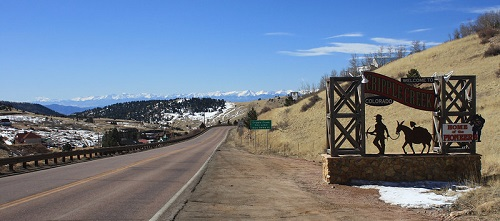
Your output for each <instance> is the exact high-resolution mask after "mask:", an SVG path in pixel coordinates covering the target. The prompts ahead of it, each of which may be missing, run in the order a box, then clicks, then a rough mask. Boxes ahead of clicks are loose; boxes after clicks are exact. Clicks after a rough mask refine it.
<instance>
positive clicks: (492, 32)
mask: <svg viewBox="0 0 500 221" xmlns="http://www.w3.org/2000/svg"><path fill="white" fill-rule="evenodd" d="M498 33H499V30H498V29H494V28H484V29H481V30H479V31H478V32H477V36H479V38H481V44H486V43H488V42H490V38H492V37H495V36H496V35H497V34H498Z"/></svg>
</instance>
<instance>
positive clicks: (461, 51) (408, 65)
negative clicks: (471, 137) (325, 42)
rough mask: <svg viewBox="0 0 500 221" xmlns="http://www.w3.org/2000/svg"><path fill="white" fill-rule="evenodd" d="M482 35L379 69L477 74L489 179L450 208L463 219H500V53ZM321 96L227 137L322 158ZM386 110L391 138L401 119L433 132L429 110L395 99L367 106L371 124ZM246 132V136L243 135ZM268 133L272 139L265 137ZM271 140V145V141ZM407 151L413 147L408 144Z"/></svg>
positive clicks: (390, 144) (392, 145)
mask: <svg viewBox="0 0 500 221" xmlns="http://www.w3.org/2000/svg"><path fill="white" fill-rule="evenodd" d="M499 38H500V37H499V36H497V37H496V39H493V42H496V43H497V44H500V39H499ZM480 41H481V40H480V39H479V38H478V37H477V36H476V35H472V36H469V37H466V38H463V39H459V40H455V41H452V42H447V43H444V44H442V45H439V46H436V47H433V48H430V49H427V50H425V51H423V52H420V53H417V54H413V55H410V56H408V57H406V58H403V59H400V60H397V61H395V62H392V63H390V64H388V65H386V66H384V67H382V68H380V69H378V70H376V71H375V72H378V73H381V74H384V75H387V76H390V77H393V78H396V79H398V76H403V75H401V73H403V74H405V73H407V72H408V70H410V69H412V68H415V69H417V70H418V71H419V72H420V74H421V76H423V77H428V76H431V75H432V74H433V73H435V72H437V73H438V74H445V73H448V72H450V71H453V73H454V75H476V83H477V113H478V114H481V115H482V116H483V117H484V118H485V119H486V123H485V126H484V128H483V130H482V136H481V140H482V142H480V143H477V152H478V153H479V154H481V155H482V174H483V177H485V178H486V182H484V183H482V185H483V187H482V188H479V189H477V190H475V191H471V192H469V193H467V194H465V195H464V196H462V197H460V198H459V200H458V201H457V202H455V204H454V205H453V206H452V208H451V211H460V212H459V213H464V214H469V215H465V216H463V217H461V218H463V219H461V220H471V219H474V220H479V217H481V219H482V220H498V218H499V217H500V211H499V210H498V208H500V194H499V193H500V191H499V190H500V180H499V179H498V177H500V151H498V147H497V144H498V143H500V137H499V136H498V132H497V125H500V122H499V121H500V120H499V118H498V117H495V116H498V114H496V109H497V108H498V107H500V94H499V92H500V90H499V86H500V82H499V80H500V76H498V77H497V75H500V74H497V73H500V70H499V69H500V59H499V58H500V56H498V55H497V56H495V57H487V58H485V57H484V56H483V54H484V52H485V51H486V50H487V49H488V47H489V44H480ZM318 95H319V97H320V98H321V100H320V101H318V102H316V103H315V104H314V105H313V106H312V107H311V108H309V109H308V110H307V111H302V110H301V109H302V107H303V106H304V105H306V104H308V103H309V102H310V101H309V99H304V100H302V101H300V102H298V103H297V104H294V105H292V106H290V107H278V108H275V109H272V110H271V111H268V112H266V113H263V114H261V115H259V119H261V120H262V119H271V120H272V121H273V130H271V131H269V132H267V131H266V130H260V131H257V132H252V135H251V137H256V139H254V140H252V139H250V132H249V131H246V132H245V133H237V132H236V130H234V131H232V134H231V136H230V137H229V139H228V142H234V143H235V144H236V145H238V146H243V148H246V149H247V150H248V151H250V152H256V153H271V154H279V155H285V156H292V157H300V158H306V159H310V160H319V159H320V154H321V153H324V150H325V148H326V107H325V96H326V93H325V92H324V91H321V92H320V93H319V94H318ZM252 105H253V106H255V107H256V108H255V109H256V110H257V112H259V110H260V109H262V108H263V107H264V106H265V105H266V103H265V102H263V101H260V102H259V103H257V104H250V106H252ZM376 114H382V115H383V117H384V123H385V124H386V125H387V127H388V129H389V132H390V134H391V135H392V137H396V135H395V129H396V125H397V121H400V122H401V121H403V120H404V121H405V125H409V122H410V121H414V122H416V123H417V125H418V126H422V127H425V128H427V129H428V130H429V131H432V126H433V125H432V115H431V113H430V112H427V111H420V110H416V109H412V108H408V107H406V106H404V105H401V104H399V103H394V104H392V105H390V106H386V107H373V106H366V127H367V128H368V127H370V126H371V127H372V129H373V125H374V124H375V118H374V116H375V115H376ZM240 134H241V135H240ZM266 137H268V142H269V143H267V142H266V140H267V139H266ZM403 140H404V139H403V138H402V137H401V138H399V139H398V140H396V141H393V140H388V141H387V144H386V146H387V148H386V152H387V153H399V154H401V153H403V151H402V149H401V146H402V145H403ZM372 142H373V136H370V137H369V138H368V140H367V152H368V153H376V152H377V148H376V147H375V146H374V145H373V144H372ZM266 143H267V145H266ZM415 146H416V148H415V151H420V150H421V145H415ZM407 151H409V148H408V147H407Z"/></svg>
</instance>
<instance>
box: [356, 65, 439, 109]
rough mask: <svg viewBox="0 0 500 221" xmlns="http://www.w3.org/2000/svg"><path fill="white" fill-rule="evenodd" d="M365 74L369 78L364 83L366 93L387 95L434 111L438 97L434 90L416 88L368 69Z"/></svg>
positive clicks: (414, 106)
mask: <svg viewBox="0 0 500 221" xmlns="http://www.w3.org/2000/svg"><path fill="white" fill-rule="evenodd" d="M364 75H365V78H366V79H367V80H368V83H366V84H364V85H365V93H371V94H376V95H381V96H385V97H387V98H391V99H393V100H395V101H397V102H399V103H401V104H404V105H406V106H409V107H413V108H416V109H420V110H426V111H434V100H435V98H436V97H435V95H434V91H433V90H424V89H420V88H416V87H413V86H410V85H407V84H404V83H401V82H399V81H397V80H395V79H393V78H390V77H387V76H384V75H381V74H377V73H375V72H369V71H367V72H364Z"/></svg>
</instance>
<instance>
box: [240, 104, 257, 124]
mask: <svg viewBox="0 0 500 221" xmlns="http://www.w3.org/2000/svg"><path fill="white" fill-rule="evenodd" d="M252 120H257V111H255V108H253V107H252V109H251V110H250V111H248V113H247V116H246V117H245V120H244V121H243V122H244V123H245V126H246V127H247V128H248V129H250V121H252Z"/></svg>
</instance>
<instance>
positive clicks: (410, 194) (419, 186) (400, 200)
mask: <svg viewBox="0 0 500 221" xmlns="http://www.w3.org/2000/svg"><path fill="white" fill-rule="evenodd" d="M353 184H354V185H355V186H357V187H359V188H362V189H378V190H379V194H380V200H382V201H384V202H386V203H389V204H392V205H398V206H401V207H405V208H424V209H429V208H441V207H446V206H449V205H451V204H453V203H454V202H455V201H456V200H457V199H458V197H459V196H460V195H461V194H462V193H464V192H467V191H470V190H473V189H474V188H461V189H459V190H457V189H456V188H454V187H456V186H457V184H456V183H450V182H440V181H419V182H371V181H361V180H357V181H353ZM433 190H440V191H433ZM442 190H446V191H442ZM436 192H442V193H443V195H441V194H436Z"/></svg>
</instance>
